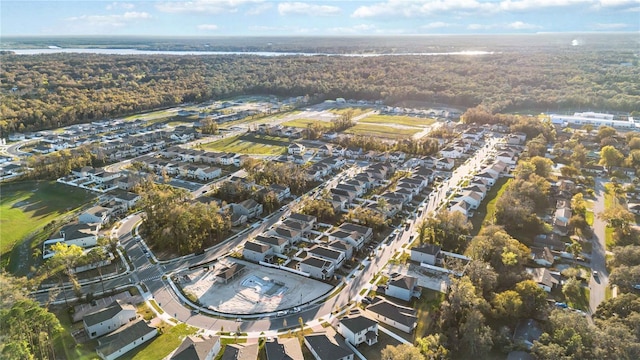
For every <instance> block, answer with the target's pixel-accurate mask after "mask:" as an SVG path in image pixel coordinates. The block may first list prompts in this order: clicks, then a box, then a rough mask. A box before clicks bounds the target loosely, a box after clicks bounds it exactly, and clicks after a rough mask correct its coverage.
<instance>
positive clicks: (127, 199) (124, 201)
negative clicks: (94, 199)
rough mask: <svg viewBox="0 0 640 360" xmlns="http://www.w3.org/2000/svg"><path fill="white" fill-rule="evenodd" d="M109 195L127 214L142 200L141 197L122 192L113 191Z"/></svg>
mask: <svg viewBox="0 0 640 360" xmlns="http://www.w3.org/2000/svg"><path fill="white" fill-rule="evenodd" d="M109 195H111V197H112V199H113V200H115V202H117V203H118V204H120V206H121V207H122V208H123V210H124V211H125V212H126V211H129V209H131V208H133V207H134V206H135V205H136V203H137V202H138V200H140V195H138V194H135V193H132V192H127V191H122V190H112V191H110V192H109Z"/></svg>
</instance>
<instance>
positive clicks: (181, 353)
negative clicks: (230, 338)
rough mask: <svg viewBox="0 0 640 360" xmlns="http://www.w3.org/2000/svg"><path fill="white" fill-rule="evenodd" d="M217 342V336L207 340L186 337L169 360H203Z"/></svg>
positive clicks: (218, 339)
mask: <svg viewBox="0 0 640 360" xmlns="http://www.w3.org/2000/svg"><path fill="white" fill-rule="evenodd" d="M218 341H220V338H219V337H218V336H214V337H211V338H207V339H203V338H201V337H196V336H187V337H186V338H185V339H184V340H183V341H182V344H180V346H179V347H178V349H177V350H176V351H175V352H174V353H173V355H172V356H171V358H170V360H204V359H205V358H206V357H207V355H208V354H209V351H211V349H212V348H213V347H214V346H215V344H216V343H217V342H218Z"/></svg>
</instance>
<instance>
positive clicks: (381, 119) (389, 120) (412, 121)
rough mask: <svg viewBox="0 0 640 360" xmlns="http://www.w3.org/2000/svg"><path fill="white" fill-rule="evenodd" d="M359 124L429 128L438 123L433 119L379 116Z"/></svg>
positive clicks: (367, 118) (366, 119) (370, 117)
mask: <svg viewBox="0 0 640 360" xmlns="http://www.w3.org/2000/svg"><path fill="white" fill-rule="evenodd" d="M358 122H359V123H370V124H397V125H404V126H429V125H432V124H433V123H434V122H436V121H435V119H431V118H418V117H412V116H396V115H381V114H377V115H370V116H367V117H365V118H364V119H360V120H359V121H358Z"/></svg>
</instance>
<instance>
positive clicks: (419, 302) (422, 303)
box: [411, 289, 444, 340]
mask: <svg viewBox="0 0 640 360" xmlns="http://www.w3.org/2000/svg"><path fill="white" fill-rule="evenodd" d="M442 300H444V294H443V293H441V292H438V291H435V290H429V289H423V290H422V295H421V296H420V298H419V299H416V300H414V301H413V305H412V306H411V307H413V308H414V309H416V312H417V313H416V316H418V326H416V329H415V330H414V332H413V335H414V340H415V339H418V338H421V337H425V336H427V332H428V331H429V328H430V327H431V317H430V316H429V314H430V313H431V312H432V311H434V310H436V309H438V308H439V307H440V303H441V302H442Z"/></svg>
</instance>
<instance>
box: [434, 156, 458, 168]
mask: <svg viewBox="0 0 640 360" xmlns="http://www.w3.org/2000/svg"><path fill="white" fill-rule="evenodd" d="M455 164H456V162H455V160H453V159H452V158H440V159H438V162H436V169H438V170H447V171H450V170H452V169H453V167H454V166H455Z"/></svg>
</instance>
